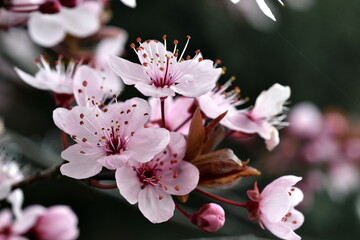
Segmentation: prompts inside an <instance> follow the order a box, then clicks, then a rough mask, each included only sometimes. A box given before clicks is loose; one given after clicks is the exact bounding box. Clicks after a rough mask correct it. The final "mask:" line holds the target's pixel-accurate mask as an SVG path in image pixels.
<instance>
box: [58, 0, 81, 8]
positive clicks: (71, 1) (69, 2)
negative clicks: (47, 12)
mask: <svg viewBox="0 0 360 240" xmlns="http://www.w3.org/2000/svg"><path fill="white" fill-rule="evenodd" d="M60 3H61V5H63V6H64V7H68V8H73V7H76V6H77V5H78V3H79V1H78V0H60Z"/></svg>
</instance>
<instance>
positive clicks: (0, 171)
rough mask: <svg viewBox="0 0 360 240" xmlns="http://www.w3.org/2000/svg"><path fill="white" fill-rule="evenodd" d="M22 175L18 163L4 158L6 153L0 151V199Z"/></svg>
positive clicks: (3, 197)
mask: <svg viewBox="0 0 360 240" xmlns="http://www.w3.org/2000/svg"><path fill="white" fill-rule="evenodd" d="M23 178H24V175H23V173H22V171H21V169H20V167H19V165H18V164H17V163H16V162H14V161H9V160H7V159H6V154H5V153H4V152H3V151H1V152H0V200H2V199H5V198H6V197H7V196H8V195H9V194H10V192H11V186H12V185H13V184H14V183H17V182H19V181H21V180H22V179H23Z"/></svg>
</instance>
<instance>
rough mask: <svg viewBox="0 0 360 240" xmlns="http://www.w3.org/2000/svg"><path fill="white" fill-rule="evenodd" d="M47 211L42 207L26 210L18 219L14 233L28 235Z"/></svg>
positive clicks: (34, 206) (32, 207)
mask: <svg viewBox="0 0 360 240" xmlns="http://www.w3.org/2000/svg"><path fill="white" fill-rule="evenodd" d="M45 211H46V208H44V207H43V206H40V205H32V206H30V207H27V208H25V210H24V212H23V214H22V215H21V217H20V218H18V219H17V220H16V221H15V223H14V225H13V231H14V232H16V233H19V234H22V233H26V232H27V231H28V230H30V229H31V228H32V227H34V225H35V224H36V221H37V220H38V218H39V216H40V215H41V214H43V213H44V212H45Z"/></svg>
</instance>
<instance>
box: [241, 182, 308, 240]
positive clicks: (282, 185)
mask: <svg viewBox="0 0 360 240" xmlns="http://www.w3.org/2000/svg"><path fill="white" fill-rule="evenodd" d="M300 180H301V177H296V176H283V177H280V178H278V179H276V180H274V181H273V182H272V183H270V184H269V185H267V186H266V187H265V189H264V190H263V191H262V192H261V194H260V193H259V190H258V188H257V186H256V184H255V189H254V190H249V191H248V196H249V198H250V202H248V203H249V205H248V206H249V208H248V209H249V211H250V214H249V218H250V220H255V219H257V220H258V221H259V224H260V226H261V227H265V228H267V229H268V230H269V231H270V232H272V233H273V234H274V235H276V236H277V237H279V238H282V239H286V240H298V239H301V237H300V236H299V235H297V234H296V233H295V232H294V230H296V229H298V228H299V227H300V226H301V225H302V224H303V222H304V216H303V214H302V213H301V212H299V211H298V210H296V209H295V208H294V207H296V206H297V205H298V204H299V203H300V202H301V201H302V200H303V198H304V195H303V193H302V191H301V190H300V189H298V188H296V187H294V185H295V184H296V183H297V182H298V181H300Z"/></svg>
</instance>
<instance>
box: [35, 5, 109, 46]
mask: <svg viewBox="0 0 360 240" xmlns="http://www.w3.org/2000/svg"><path fill="white" fill-rule="evenodd" d="M102 8H103V5H102V3H101V1H82V2H81V3H80V4H79V5H78V6H76V7H73V8H68V7H65V6H63V7H62V8H61V11H59V12H58V13H55V14H44V13H41V12H33V13H31V14H30V17H29V21H28V30H29V35H30V37H31V38H32V40H33V41H34V42H35V43H37V44H39V45H40V46H43V47H53V46H55V45H57V44H59V43H60V42H61V41H62V40H64V38H65V37H66V35H67V34H70V35H73V36H75V37H79V38H84V37H88V36H90V35H92V34H94V33H95V32H96V31H98V30H99V28H100V18H99V14H100V12H101V9H102Z"/></svg>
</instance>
